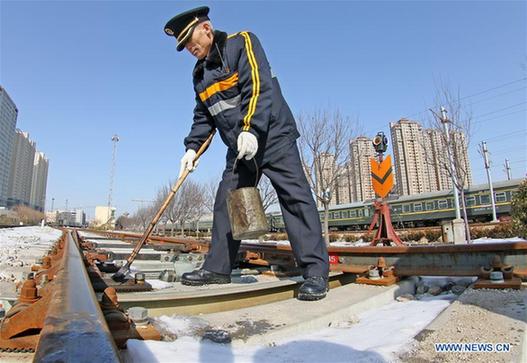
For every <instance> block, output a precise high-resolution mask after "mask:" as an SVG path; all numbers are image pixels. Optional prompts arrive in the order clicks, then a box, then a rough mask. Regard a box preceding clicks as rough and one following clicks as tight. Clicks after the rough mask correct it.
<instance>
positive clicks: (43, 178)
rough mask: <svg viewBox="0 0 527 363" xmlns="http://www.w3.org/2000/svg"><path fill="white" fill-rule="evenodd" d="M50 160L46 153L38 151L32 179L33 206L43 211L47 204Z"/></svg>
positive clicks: (30, 200) (30, 201)
mask: <svg viewBox="0 0 527 363" xmlns="http://www.w3.org/2000/svg"><path fill="white" fill-rule="evenodd" d="M48 167H49V161H48V159H46V157H45V155H44V153H41V152H36V153H35V160H34V162H33V179H32V181H31V196H30V199H29V203H30V204H31V207H32V208H34V209H37V210H39V211H41V212H43V211H44V207H45V205H46V186H47V183H48Z"/></svg>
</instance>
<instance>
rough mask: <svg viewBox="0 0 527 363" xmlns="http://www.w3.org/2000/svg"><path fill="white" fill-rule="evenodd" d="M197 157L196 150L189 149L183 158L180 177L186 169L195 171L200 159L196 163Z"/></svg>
mask: <svg viewBox="0 0 527 363" xmlns="http://www.w3.org/2000/svg"><path fill="white" fill-rule="evenodd" d="M195 157H196V152H195V151H194V150H192V149H188V150H187V152H186V153H185V155H183V157H182V158H181V167H180V168H179V177H178V179H179V178H181V175H183V173H184V172H185V169H186V170H188V171H189V172H190V171H194V169H196V167H197V166H198V161H196V164H194V158H195Z"/></svg>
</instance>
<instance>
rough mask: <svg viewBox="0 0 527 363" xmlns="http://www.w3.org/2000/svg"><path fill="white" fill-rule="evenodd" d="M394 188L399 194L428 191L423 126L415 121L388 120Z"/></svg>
mask: <svg viewBox="0 0 527 363" xmlns="http://www.w3.org/2000/svg"><path fill="white" fill-rule="evenodd" d="M390 131H391V135H392V148H393V156H394V162H395V180H396V184H397V186H396V189H397V191H398V193H399V194H400V195H411V194H417V193H424V192H428V191H430V187H429V180H428V173H427V172H426V164H425V155H424V154H423V152H424V148H423V145H424V140H423V128H422V127H421V125H420V124H419V123H417V122H415V121H410V120H407V119H404V118H403V119H401V120H399V121H397V122H395V123H394V122H390Z"/></svg>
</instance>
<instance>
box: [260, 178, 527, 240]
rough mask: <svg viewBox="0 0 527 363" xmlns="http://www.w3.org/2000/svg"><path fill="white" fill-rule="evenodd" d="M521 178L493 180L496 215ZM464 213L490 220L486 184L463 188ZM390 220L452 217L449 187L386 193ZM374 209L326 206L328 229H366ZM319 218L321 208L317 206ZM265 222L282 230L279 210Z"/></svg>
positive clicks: (413, 223) (429, 221)
mask: <svg viewBox="0 0 527 363" xmlns="http://www.w3.org/2000/svg"><path fill="white" fill-rule="evenodd" d="M521 182H522V179H513V180H508V181H501V182H495V183H493V188H494V197H495V199H494V201H495V203H496V214H497V216H498V218H503V217H505V216H509V215H510V212H511V200H512V196H513V195H514V193H515V191H516V190H518V187H519V185H520V183H521ZM465 201H466V206H467V217H468V219H469V220H470V221H472V222H486V221H490V220H492V207H491V200H490V192H489V186H488V184H481V185H474V186H472V187H470V188H468V189H467V190H466V191H465ZM388 202H389V204H390V207H391V215H392V223H393V224H394V226H395V227H396V228H397V227H420V226H430V225H439V224H440V222H441V221H443V220H449V219H453V218H455V210H454V197H453V193H452V190H443V191H438V192H431V193H421V194H415V195H406V196H399V197H389V198H388ZM373 211H374V207H373V200H370V201H365V202H356V203H350V204H341V205H334V206H330V209H329V227H330V229H332V230H360V229H366V228H368V226H369V225H370V223H371V220H372V214H373ZM319 214H320V220H321V221H322V220H323V219H324V210H323V209H319ZM267 215H268V218H269V225H270V228H271V229H272V230H273V231H282V230H284V221H283V219H282V214H281V213H280V212H274V213H268V214H267Z"/></svg>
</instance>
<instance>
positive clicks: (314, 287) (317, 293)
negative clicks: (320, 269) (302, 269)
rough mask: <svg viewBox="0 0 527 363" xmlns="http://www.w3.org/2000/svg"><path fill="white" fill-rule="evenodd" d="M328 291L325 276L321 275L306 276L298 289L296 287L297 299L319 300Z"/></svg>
mask: <svg viewBox="0 0 527 363" xmlns="http://www.w3.org/2000/svg"><path fill="white" fill-rule="evenodd" d="M328 291H329V285H328V279H327V278H325V277H322V276H311V277H307V278H306V280H305V281H304V283H303V284H302V286H300V289H298V300H309V301H312V300H320V299H323V298H325V297H326V293H327V292H328Z"/></svg>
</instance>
